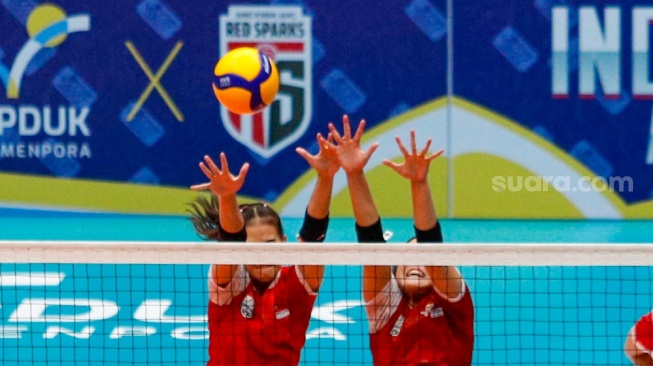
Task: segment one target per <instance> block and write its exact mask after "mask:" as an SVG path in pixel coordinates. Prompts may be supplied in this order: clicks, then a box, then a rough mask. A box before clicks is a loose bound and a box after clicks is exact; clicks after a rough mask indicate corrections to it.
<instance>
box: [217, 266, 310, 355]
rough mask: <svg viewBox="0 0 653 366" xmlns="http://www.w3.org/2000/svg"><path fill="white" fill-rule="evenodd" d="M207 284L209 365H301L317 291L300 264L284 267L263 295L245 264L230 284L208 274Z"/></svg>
mask: <svg viewBox="0 0 653 366" xmlns="http://www.w3.org/2000/svg"><path fill="white" fill-rule="evenodd" d="M209 289H210V297H211V300H210V301H209V314H208V317H209V334H210V337H209V362H208V363H207V365H208V366H214V365H221V366H222V365H238V366H248V365H252V366H253V365H257V366H259V365H268V366H291V365H297V364H299V359H300V357H301V351H302V348H303V347H304V343H305V341H306V330H307V329H308V323H309V321H310V318H311V311H312V309H313V304H314V303H315V298H316V294H315V293H313V292H312V291H311V290H310V287H308V285H305V284H304V281H303V280H302V278H301V272H300V271H299V269H298V268H297V266H292V267H282V268H281V270H280V271H279V273H278V274H277V277H276V279H275V280H274V281H273V282H272V283H271V284H270V286H269V287H268V289H267V290H266V291H265V292H263V293H262V294H261V293H259V292H258V291H256V290H254V288H253V286H252V283H251V281H250V279H249V275H248V274H247V272H246V271H245V270H244V267H243V266H240V267H239V269H238V271H237V272H236V274H235V275H234V278H233V279H232V281H231V282H230V283H229V285H227V287H226V288H220V287H218V286H216V285H215V283H214V282H213V280H212V279H209Z"/></svg>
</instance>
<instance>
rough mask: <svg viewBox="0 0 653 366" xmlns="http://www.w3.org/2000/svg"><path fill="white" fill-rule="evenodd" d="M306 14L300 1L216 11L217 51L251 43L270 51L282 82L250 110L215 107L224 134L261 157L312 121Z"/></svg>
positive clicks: (293, 137) (292, 139) (294, 137)
mask: <svg viewBox="0 0 653 366" xmlns="http://www.w3.org/2000/svg"><path fill="white" fill-rule="evenodd" d="M311 27H312V23H311V18H310V17H308V16H306V15H304V14H303V10H302V8H301V7H299V6H256V5H251V6H230V7H229V9H228V12H227V14H225V15H221V16H220V54H221V55H224V54H225V53H227V52H228V51H230V50H232V49H235V48H238V47H244V46H248V47H255V48H258V49H259V50H261V51H263V52H264V53H266V54H267V55H268V56H270V57H271V58H272V59H273V60H274V61H275V63H276V65H277V68H278V70H279V75H280V80H281V85H280V87H279V93H278V94H277V97H276V99H275V100H274V102H273V103H272V104H271V105H270V106H268V107H266V108H265V109H264V110H263V111H261V112H259V113H255V114H252V115H237V114H234V113H230V112H229V111H228V110H227V109H226V108H224V107H222V106H221V107H220V108H221V111H220V116H221V119H222V123H223V125H224V127H225V129H226V130H227V132H229V134H230V135H231V136H232V137H233V138H234V139H236V140H237V141H239V142H240V143H242V144H243V145H245V146H247V147H248V148H249V149H250V150H252V151H254V152H256V153H257V154H259V155H261V156H262V157H264V158H266V159H267V158H270V157H272V156H274V155H275V154H276V153H278V152H279V151H281V150H283V149H284V148H286V147H287V146H288V145H290V144H292V143H293V142H295V141H297V139H299V138H300V137H301V136H302V135H303V134H304V132H305V131H306V129H307V128H308V125H309V123H310V121H311V117H312V115H311V110H312V89H313V83H312V80H313V76H312V56H311V39H312V36H311V33H312V30H311Z"/></svg>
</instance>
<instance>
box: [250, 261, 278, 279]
mask: <svg viewBox="0 0 653 366" xmlns="http://www.w3.org/2000/svg"><path fill="white" fill-rule="evenodd" d="M279 269H280V266H276V265H272V264H267V265H248V266H247V272H249V275H250V276H252V277H253V278H254V279H256V280H257V281H259V282H263V283H267V282H271V281H272V280H274V279H275V277H277V272H278V271H279Z"/></svg>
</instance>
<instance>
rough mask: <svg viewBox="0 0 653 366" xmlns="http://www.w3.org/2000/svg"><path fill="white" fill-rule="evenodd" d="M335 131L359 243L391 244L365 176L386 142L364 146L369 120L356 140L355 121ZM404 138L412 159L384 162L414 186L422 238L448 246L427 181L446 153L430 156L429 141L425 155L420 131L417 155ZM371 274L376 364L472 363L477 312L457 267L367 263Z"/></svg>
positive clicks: (366, 293)
mask: <svg viewBox="0 0 653 366" xmlns="http://www.w3.org/2000/svg"><path fill="white" fill-rule="evenodd" d="M329 128H330V129H331V133H332V134H333V136H334V139H335V141H336V143H337V146H335V145H332V147H333V148H335V149H336V154H337V156H338V161H339V162H340V166H341V167H342V169H343V170H344V171H345V173H346V176H347V184H348V187H349V192H350V197H351V202H352V207H353V211H354V217H355V219H356V233H357V236H358V240H359V241H360V242H363V243H366V242H384V241H385V240H384V238H383V229H382V225H381V219H380V217H379V214H378V212H377V209H376V206H375V204H374V201H373V198H372V195H371V192H370V189H369V185H368V183H367V180H366V178H365V174H364V171H363V169H364V167H365V165H366V164H367V162H368V161H369V159H370V157H371V156H372V154H373V153H374V151H375V150H376V149H377V148H378V146H379V145H378V143H375V144H373V145H371V147H370V148H369V149H368V150H362V149H361V148H360V140H361V137H362V134H363V130H364V128H365V121H361V122H360V124H359V126H358V129H357V130H356V133H355V135H354V136H353V137H352V135H351V128H350V126H349V120H348V119H344V120H343V134H342V135H340V133H339V132H338V131H337V130H336V129H335V127H334V126H333V125H332V124H331V125H330V126H329ZM396 141H397V144H398V145H399V149H400V150H401V152H402V153H403V155H404V159H405V160H404V162H403V163H401V164H396V163H393V162H392V161H389V160H385V161H384V164H385V165H387V166H389V167H390V168H392V169H393V170H394V171H395V172H397V173H398V174H400V175H401V176H402V177H404V178H406V179H407V180H409V181H410V187H411V196H412V203H413V219H414V227H415V236H416V241H417V242H442V232H441V229H440V223H439V222H438V220H437V216H436V212H435V208H434V206H433V200H432V197H431V190H430V187H429V184H428V180H427V177H428V170H429V165H430V163H431V162H432V161H433V160H434V159H435V158H437V157H438V156H440V155H441V154H442V153H443V150H440V151H438V152H436V153H434V154H432V155H429V156H427V153H428V149H429V147H430V145H431V140H430V139H429V140H428V142H427V143H426V146H425V147H424V148H423V149H421V151H420V152H418V151H417V145H416V140H415V132H414V131H411V144H410V145H411V151H410V152H408V151H407V150H406V148H405V147H404V145H403V143H402V142H401V140H400V139H399V138H398V137H397V138H396ZM393 269H394V270H393ZM363 273H364V279H363V298H364V300H365V302H366V312H367V317H368V321H369V327H370V348H371V351H372V356H373V359H374V364H375V365H450V366H451V365H456V366H458V365H470V364H471V361H472V352H473V345H474V309H473V304H472V299H471V296H470V293H469V289H468V288H467V286H466V284H465V281H464V280H463V278H462V276H461V274H460V272H459V271H458V270H457V269H456V268H455V267H450V266H402V265H400V266H397V267H390V266H365V267H364V269H363Z"/></svg>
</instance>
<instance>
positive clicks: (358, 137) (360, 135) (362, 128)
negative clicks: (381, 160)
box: [353, 119, 366, 142]
mask: <svg viewBox="0 0 653 366" xmlns="http://www.w3.org/2000/svg"><path fill="white" fill-rule="evenodd" d="M365 124H366V123H365V120H364V119H362V120H361V122H360V123H359V124H358V128H357V129H356V134H355V135H354V138H353V140H354V141H357V142H358V141H360V140H361V139H362V138H363V132H364V131H365Z"/></svg>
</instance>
